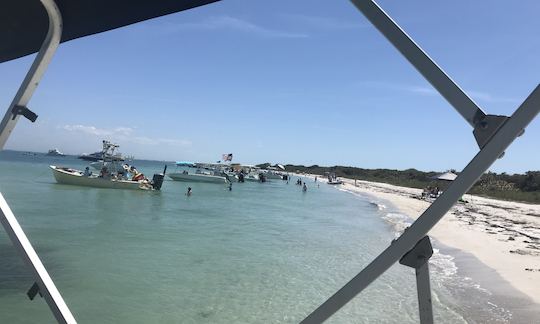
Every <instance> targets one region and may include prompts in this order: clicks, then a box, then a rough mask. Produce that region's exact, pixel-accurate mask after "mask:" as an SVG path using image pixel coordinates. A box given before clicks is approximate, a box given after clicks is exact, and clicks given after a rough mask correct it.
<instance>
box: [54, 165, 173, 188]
mask: <svg viewBox="0 0 540 324" xmlns="http://www.w3.org/2000/svg"><path fill="white" fill-rule="evenodd" d="M50 168H51V170H52V172H53V175H54V178H55V179H56V182H58V183H62V184H68V185H76V186H84V187H94V188H110V189H130V190H160V189H161V185H162V184H163V178H164V177H165V175H164V174H163V173H160V174H154V177H153V179H152V181H149V180H148V179H145V180H139V181H134V180H126V179H121V178H115V177H113V176H98V175H85V174H84V172H83V171H80V170H75V169H71V168H64V167H58V166H54V165H51V166H50Z"/></svg>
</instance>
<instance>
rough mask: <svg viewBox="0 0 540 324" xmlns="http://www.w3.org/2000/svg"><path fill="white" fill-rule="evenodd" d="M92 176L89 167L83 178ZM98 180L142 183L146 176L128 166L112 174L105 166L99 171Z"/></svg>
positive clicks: (125, 165)
mask: <svg viewBox="0 0 540 324" xmlns="http://www.w3.org/2000/svg"><path fill="white" fill-rule="evenodd" d="M91 175H92V171H90V168H89V167H86V169H84V173H83V176H85V177H90V176H91ZM98 178H106V179H117V180H131V181H141V180H145V179H146V178H145V176H144V174H143V173H141V172H139V170H137V168H135V167H134V166H133V165H131V166H129V165H127V164H124V165H123V166H122V168H121V169H120V170H118V171H116V172H111V171H110V170H109V168H108V167H107V166H105V165H104V166H102V167H101V170H100V171H99V175H98Z"/></svg>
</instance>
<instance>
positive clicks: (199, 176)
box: [169, 170, 227, 183]
mask: <svg viewBox="0 0 540 324" xmlns="http://www.w3.org/2000/svg"><path fill="white" fill-rule="evenodd" d="M198 171H199V170H198ZM169 177H170V178H171V179H173V180H175V181H186V182H208V183H225V182H227V178H225V177H224V176H222V175H215V174H211V173H210V172H208V173H206V172H202V171H200V172H198V173H197V172H195V173H189V172H187V171H183V172H173V173H169Z"/></svg>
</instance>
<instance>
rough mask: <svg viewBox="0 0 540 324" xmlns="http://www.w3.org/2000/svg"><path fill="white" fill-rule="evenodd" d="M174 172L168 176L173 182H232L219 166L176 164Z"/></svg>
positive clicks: (189, 163) (180, 162)
mask: <svg viewBox="0 0 540 324" xmlns="http://www.w3.org/2000/svg"><path fill="white" fill-rule="evenodd" d="M176 167H177V169H176V170H175V172H171V173H169V174H168V176H169V178H171V179H173V180H175V181H184V182H206V183H228V182H232V180H230V178H229V176H228V175H227V174H226V173H225V172H224V171H223V170H222V165H221V164H212V163H193V162H185V161H179V162H176Z"/></svg>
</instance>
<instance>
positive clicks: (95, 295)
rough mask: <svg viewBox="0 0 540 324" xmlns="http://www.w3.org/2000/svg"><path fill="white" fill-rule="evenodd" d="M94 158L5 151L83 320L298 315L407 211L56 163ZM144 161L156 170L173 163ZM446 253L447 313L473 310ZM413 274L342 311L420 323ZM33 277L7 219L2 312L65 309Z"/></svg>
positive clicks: (39, 319)
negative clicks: (92, 180)
mask: <svg viewBox="0 0 540 324" xmlns="http://www.w3.org/2000/svg"><path fill="white" fill-rule="evenodd" d="M83 163H84V162H83V161H80V160H77V159H75V158H73V157H65V158H47V157H43V156H23V155H22V154H21V153H20V152H3V153H2V155H0V190H1V192H2V193H3V195H4V196H5V198H6V200H7V201H8V203H9V204H10V206H11V208H12V210H13V212H14V213H15V215H16V216H17V218H18V220H19V222H20V223H21V225H22V227H23V229H24V230H25V231H26V234H27V235H28V237H29V239H30V241H31V242H32V244H33V246H34V247H35V249H36V250H37V252H38V254H39V255H40V257H41V259H42V261H43V263H44V265H45V267H46V268H47V269H48V271H49V274H50V275H51V277H52V278H53V280H54V281H55V283H56V285H57V287H58V289H59V290H60V292H61V294H62V295H63V297H64V299H65V300H66V303H67V304H68V306H69V307H70V309H71V311H72V312H73V314H74V316H75V318H76V319H77V320H78V321H79V322H80V323H295V322H299V321H300V320H302V319H303V318H304V317H305V316H306V315H307V314H308V313H309V312H311V311H312V310H313V309H315V308H316V307H317V306H318V305H319V304H320V303H322V302H323V301H324V300H325V299H326V298H328V297H329V296H331V295H332V294H333V293H334V292H335V291H336V290H337V289H339V288H340V287H341V286H342V285H344V284H345V283H346V282H347V281H349V280H350V279H351V278H352V277H353V276H354V275H355V274H357V273H358V272H359V271H360V270H361V269H362V268H363V267H364V266H365V265H366V264H367V263H368V262H369V261H371V260H372V259H373V258H374V257H375V256H376V255H377V254H378V253H380V252H381V251H382V250H383V249H384V248H385V247H386V246H388V244H389V243H390V241H391V240H392V239H393V238H394V236H395V233H394V232H395V230H394V227H393V226H391V224H390V223H389V221H388V219H387V218H388V217H391V216H392V215H397V214H395V213H389V212H388V210H386V209H385V206H383V205H382V204H380V203H374V202H373V201H371V200H370V199H368V198H366V197H359V196H354V195H351V194H349V193H344V192H340V191H339V190H336V189H334V188H333V187H330V186H328V185H325V184H324V185H321V186H320V188H318V187H317V185H316V184H315V183H313V182H311V181H310V182H309V183H308V191H307V192H306V193H303V192H302V190H301V188H299V187H298V186H296V185H294V184H293V182H294V181H293V182H291V183H290V184H287V183H286V182H283V181H274V182H269V183H264V184H259V183H247V182H246V183H243V184H234V185H233V190H232V191H228V190H227V188H226V187H225V186H224V185H216V184H195V183H193V184H189V186H191V187H192V188H193V195H192V196H191V197H187V196H185V195H184V193H185V191H186V189H187V187H188V184H187V183H182V182H175V181H165V183H164V185H163V188H162V191H161V192H144V191H122V190H113V189H96V188H85V187H77V186H68V185H60V184H56V183H55V181H54V178H53V176H52V173H51V172H50V170H49V169H48V165H49V164H57V165H58V164H59V165H65V166H70V167H78V168H82V167H84V165H85V164H83ZM135 165H136V166H137V167H138V168H139V169H141V170H142V171H143V172H144V173H145V174H146V175H147V176H151V175H152V174H153V173H155V172H160V171H161V170H162V168H163V165H164V164H163V163H161V162H149V161H137V162H136V163H135ZM294 180H296V179H294ZM398 216H399V215H398ZM385 218H386V220H385ZM398 218H399V217H398ZM438 260H439V261H438V262H440V265H439V268H437V264H435V265H434V268H433V269H434V270H432V271H433V272H434V275H433V276H434V284H433V285H434V289H435V292H434V308H435V312H436V318H437V320H439V321H440V322H444V323H462V322H464V321H465V320H464V318H467V316H468V315H470V314H467V312H468V311H467V309H466V308H464V307H462V306H460V304H459V302H458V301H456V298H455V297H453V294H452V292H451V290H452V289H453V288H452V287H453V286H452V284H451V283H452V280H453V279H451V277H452V276H455V272H452V271H451V270H452V269H450V270H449V267H451V266H452V264H453V263H451V260H446V259H444V258H439V259H438ZM435 261H437V260H435ZM444 262H447V263H444ZM448 271H450V273H446V272H448ZM454 279H455V278H454ZM414 280H415V279H414V271H413V270H412V269H408V268H406V267H403V266H399V265H398V266H394V267H393V268H392V269H391V270H390V271H389V272H388V273H386V274H385V275H383V276H382V277H381V278H380V279H379V280H377V281H376V283H375V284H373V285H372V286H370V287H369V288H368V289H367V290H366V291H364V292H363V293H362V294H360V295H359V296H358V297H357V298H355V299H354V300H353V301H352V302H351V303H349V304H348V305H347V306H346V307H344V308H343V309H342V310H341V311H340V312H339V313H337V314H336V315H335V316H333V317H332V318H331V320H330V322H331V323H372V322H379V323H416V322H417V321H418V315H417V304H416V288H415V281H414ZM32 283H33V281H32V278H31V276H30V275H29V272H28V271H27V270H26V267H25V265H24V263H23V262H22V260H21V258H20V257H19V256H18V255H17V254H16V252H15V250H14V248H13V247H12V246H11V243H10V241H9V240H8V238H7V235H6V234H5V232H4V231H3V230H0V323H49V322H54V319H53V317H52V315H51V313H50V311H49V309H48V307H47V305H46V303H45V301H44V300H43V299H40V298H36V299H35V300H34V301H30V300H28V298H27V297H26V291H27V290H28V288H29V287H30V286H31V285H32ZM496 313H497V312H495V311H493V310H490V311H489V315H488V316H498V315H496ZM493 314H495V315H493ZM499 317H501V316H499ZM501 318H503V317H501ZM503 319H504V318H503Z"/></svg>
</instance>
